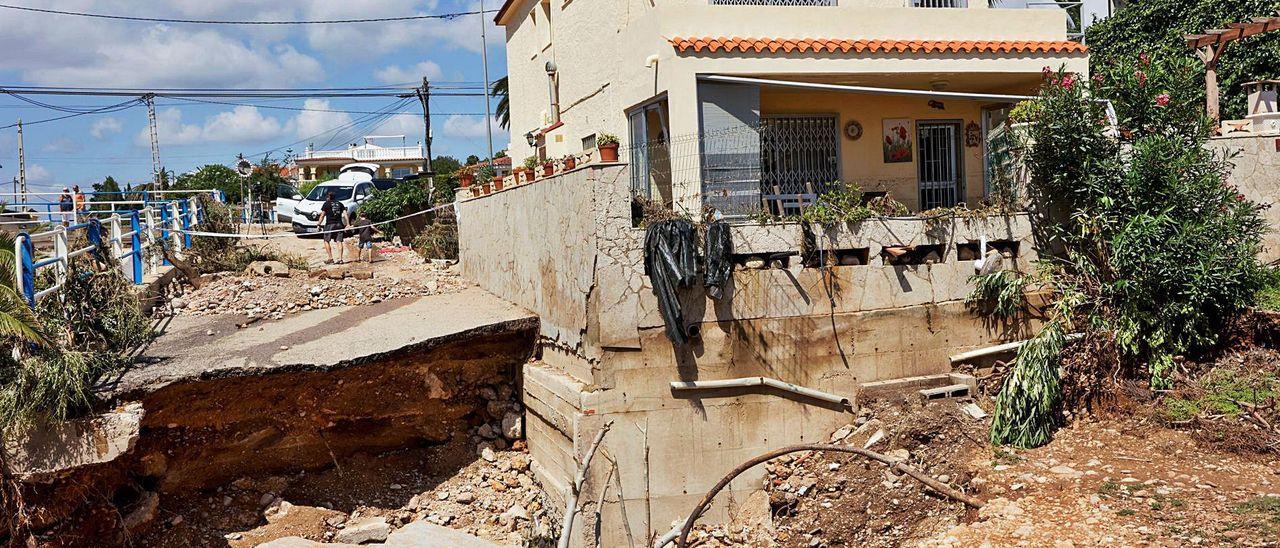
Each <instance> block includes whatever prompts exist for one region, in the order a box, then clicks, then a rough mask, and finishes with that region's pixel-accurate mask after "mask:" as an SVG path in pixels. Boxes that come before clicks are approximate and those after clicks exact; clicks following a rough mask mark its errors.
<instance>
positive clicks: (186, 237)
mask: <svg viewBox="0 0 1280 548" xmlns="http://www.w3.org/2000/svg"><path fill="white" fill-rule="evenodd" d="M177 205H178V206H179V208H178V209H179V210H180V211H181V214H180V215H179V217H181V219H182V248H183V249H186V248H188V247H191V235H190V234H187V231H188V230H191V216H192V215H194V214H195V210H193V209H191V208H190V207H189V205H190V203H189V202H187V201H186V200H183V201H181V202H178V203H177Z"/></svg>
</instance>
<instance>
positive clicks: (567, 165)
mask: <svg viewBox="0 0 1280 548" xmlns="http://www.w3.org/2000/svg"><path fill="white" fill-rule="evenodd" d="M575 167H578V159H577V158H574V157H573V156H566V157H565V159H564V171H573V168H575Z"/></svg>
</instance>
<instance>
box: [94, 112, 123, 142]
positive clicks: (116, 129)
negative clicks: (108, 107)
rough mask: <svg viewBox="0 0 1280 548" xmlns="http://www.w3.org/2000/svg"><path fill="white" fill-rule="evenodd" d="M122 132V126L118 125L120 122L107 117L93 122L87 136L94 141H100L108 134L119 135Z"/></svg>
mask: <svg viewBox="0 0 1280 548" xmlns="http://www.w3.org/2000/svg"><path fill="white" fill-rule="evenodd" d="M122 130H124V126H123V125H122V124H121V123H120V120H118V119H116V118H112V117H110V116H108V117H106V118H99V119H98V120H96V121H94V122H93V125H92V126H89V135H92V136H93V138H94V139H101V138H103V137H106V136H107V134H108V133H120V132H121V131H122Z"/></svg>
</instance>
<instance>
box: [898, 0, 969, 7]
mask: <svg viewBox="0 0 1280 548" xmlns="http://www.w3.org/2000/svg"><path fill="white" fill-rule="evenodd" d="M907 7H912V8H967V7H969V0H907Z"/></svg>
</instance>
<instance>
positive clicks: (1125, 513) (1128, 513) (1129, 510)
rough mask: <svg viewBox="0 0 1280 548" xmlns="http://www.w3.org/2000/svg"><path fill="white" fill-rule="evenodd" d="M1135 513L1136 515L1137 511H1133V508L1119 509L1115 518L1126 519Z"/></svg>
mask: <svg viewBox="0 0 1280 548" xmlns="http://www.w3.org/2000/svg"><path fill="white" fill-rule="evenodd" d="M1137 513H1138V511H1137V510H1134V509H1133V508H1121V509H1120V511H1119V512H1116V515H1117V516H1120V517H1126V518H1127V517H1129V516H1132V515H1134V514H1137Z"/></svg>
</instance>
